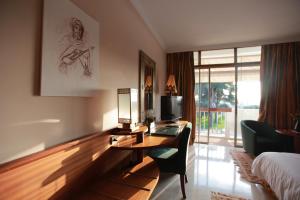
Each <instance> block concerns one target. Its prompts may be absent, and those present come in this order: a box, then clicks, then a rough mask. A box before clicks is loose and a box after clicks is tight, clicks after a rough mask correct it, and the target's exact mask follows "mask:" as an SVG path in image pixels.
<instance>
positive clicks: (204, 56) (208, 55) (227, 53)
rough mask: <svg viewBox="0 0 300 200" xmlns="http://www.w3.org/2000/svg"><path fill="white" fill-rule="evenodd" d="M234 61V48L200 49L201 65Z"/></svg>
mask: <svg viewBox="0 0 300 200" xmlns="http://www.w3.org/2000/svg"><path fill="white" fill-rule="evenodd" d="M224 63H234V49H221V50H212V51H201V65H211V64H224Z"/></svg>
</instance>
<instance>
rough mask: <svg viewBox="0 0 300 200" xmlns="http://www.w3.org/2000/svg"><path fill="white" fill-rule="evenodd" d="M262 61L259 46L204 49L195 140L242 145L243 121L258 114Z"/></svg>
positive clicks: (197, 90)
mask: <svg viewBox="0 0 300 200" xmlns="http://www.w3.org/2000/svg"><path fill="white" fill-rule="evenodd" d="M197 53H198V52H196V53H195V54H194V56H198V55H199V54H197ZM259 61H260V47H249V48H235V49H224V50H214V51H204V52H201V56H199V58H198V57H197V59H196V62H195V101H196V142H201V143H214V144H222V145H231V146H242V137H241V129H240V121H241V120H244V119H252V120H257V118H258V107H259V101H260V81H259V70H260V67H259V65H260V62H259Z"/></svg>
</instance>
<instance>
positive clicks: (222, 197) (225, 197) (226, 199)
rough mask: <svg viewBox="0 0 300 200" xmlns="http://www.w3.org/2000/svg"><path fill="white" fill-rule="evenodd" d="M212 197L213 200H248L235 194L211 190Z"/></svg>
mask: <svg viewBox="0 0 300 200" xmlns="http://www.w3.org/2000/svg"><path fill="white" fill-rule="evenodd" d="M210 199H211V200H246V199H245V198H242V197H239V196H234V195H230V194H224V193H221V192H213V191H211V192H210Z"/></svg>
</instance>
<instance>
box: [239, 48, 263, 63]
mask: <svg viewBox="0 0 300 200" xmlns="http://www.w3.org/2000/svg"><path fill="white" fill-rule="evenodd" d="M260 54H261V46H257V47H245V48H238V49H237V62H238V63H244V62H260Z"/></svg>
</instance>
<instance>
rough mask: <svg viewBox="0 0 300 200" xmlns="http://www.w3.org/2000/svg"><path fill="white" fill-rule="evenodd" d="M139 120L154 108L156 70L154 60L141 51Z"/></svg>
mask: <svg viewBox="0 0 300 200" xmlns="http://www.w3.org/2000/svg"><path fill="white" fill-rule="evenodd" d="M139 57H140V58H139V122H145V119H146V116H147V115H149V114H150V115H153V114H154V113H153V110H154V108H155V100H154V99H155V93H156V91H155V88H156V75H155V74H156V72H155V62H154V61H153V60H152V59H151V58H150V57H149V56H147V54H145V53H144V52H143V51H140V55H139Z"/></svg>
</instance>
